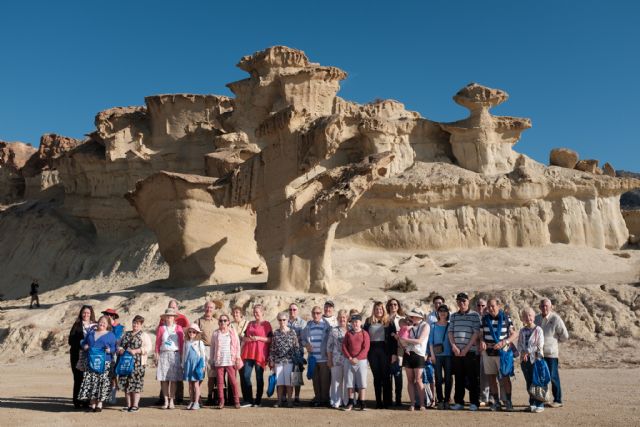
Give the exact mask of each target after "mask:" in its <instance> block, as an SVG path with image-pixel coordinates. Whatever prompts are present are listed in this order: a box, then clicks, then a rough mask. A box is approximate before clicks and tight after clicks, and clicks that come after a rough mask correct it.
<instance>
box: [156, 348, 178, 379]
mask: <svg viewBox="0 0 640 427" xmlns="http://www.w3.org/2000/svg"><path fill="white" fill-rule="evenodd" d="M156 379H157V380H158V381H182V360H181V359H180V352H179V351H161V352H160V360H158V370H157V371H156Z"/></svg>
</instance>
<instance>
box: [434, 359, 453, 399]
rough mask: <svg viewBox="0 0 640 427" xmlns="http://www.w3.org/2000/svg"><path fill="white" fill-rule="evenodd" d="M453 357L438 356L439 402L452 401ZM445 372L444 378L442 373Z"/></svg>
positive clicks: (437, 386)
mask: <svg viewBox="0 0 640 427" xmlns="http://www.w3.org/2000/svg"><path fill="white" fill-rule="evenodd" d="M451 358H452V356H436V366H435V370H436V396H437V397H438V402H449V401H450V400H451V389H452V387H453V377H452V376H451V375H452V365H453V361H452V359H451ZM443 370H444V377H443V376H442V371H443ZM443 380H444V394H442V382H443Z"/></svg>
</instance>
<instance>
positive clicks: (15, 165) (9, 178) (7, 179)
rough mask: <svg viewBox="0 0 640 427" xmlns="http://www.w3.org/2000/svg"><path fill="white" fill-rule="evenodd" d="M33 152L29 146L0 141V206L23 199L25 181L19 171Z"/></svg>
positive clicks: (33, 149)
mask: <svg viewBox="0 0 640 427" xmlns="http://www.w3.org/2000/svg"><path fill="white" fill-rule="evenodd" d="M35 151H36V149H35V148H33V147H32V146H31V145H29V144H25V143H22V142H5V141H0V204H2V203H12V202H15V201H18V200H20V199H21V198H22V197H23V195H24V191H25V181H24V178H23V177H22V175H21V174H20V169H22V167H24V165H25V163H26V162H27V160H28V159H29V157H31V155H33V153H34V152H35Z"/></svg>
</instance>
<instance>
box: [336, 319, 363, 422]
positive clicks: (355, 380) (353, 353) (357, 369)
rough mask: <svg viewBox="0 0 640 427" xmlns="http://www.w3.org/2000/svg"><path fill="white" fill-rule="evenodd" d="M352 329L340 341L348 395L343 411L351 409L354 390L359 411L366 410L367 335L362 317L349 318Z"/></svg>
mask: <svg viewBox="0 0 640 427" xmlns="http://www.w3.org/2000/svg"><path fill="white" fill-rule="evenodd" d="M351 327H352V329H351V330H349V331H347V334H346V335H345V336H344V338H343V340H342V354H344V357H345V360H344V365H345V368H346V369H347V379H346V382H347V390H348V393H349V403H348V404H347V407H346V408H345V411H350V410H351V409H353V406H354V402H353V397H354V393H353V391H354V389H355V388H357V389H358V404H359V405H360V410H361V411H364V410H366V406H365V403H364V399H365V392H366V391H367V365H368V364H367V355H368V354H369V346H370V342H369V334H368V333H367V332H366V331H364V330H362V316H360V315H359V314H354V315H353V316H351Z"/></svg>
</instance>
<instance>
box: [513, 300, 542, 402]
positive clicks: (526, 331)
mask: <svg viewBox="0 0 640 427" xmlns="http://www.w3.org/2000/svg"><path fill="white" fill-rule="evenodd" d="M535 316H536V313H535V311H533V309H532V308H530V307H528V308H525V309H524V310H522V312H521V313H520V320H522V324H523V327H522V329H520V333H519V334H518V351H519V352H520V367H521V368H522V374H523V375H524V380H525V382H526V383H527V390H529V387H530V386H531V381H532V378H533V364H534V363H535V362H536V360H538V359H542V358H543V357H544V354H543V352H542V349H543V348H544V332H543V331H542V329H541V328H540V326H536V325H535V324H534V323H533V322H534V319H535ZM528 411H529V412H538V413H539V412H542V411H544V402H541V401H538V400H536V399H534V398H533V397H529V409H528Z"/></svg>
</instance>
